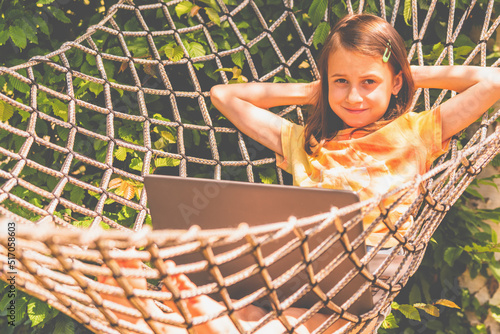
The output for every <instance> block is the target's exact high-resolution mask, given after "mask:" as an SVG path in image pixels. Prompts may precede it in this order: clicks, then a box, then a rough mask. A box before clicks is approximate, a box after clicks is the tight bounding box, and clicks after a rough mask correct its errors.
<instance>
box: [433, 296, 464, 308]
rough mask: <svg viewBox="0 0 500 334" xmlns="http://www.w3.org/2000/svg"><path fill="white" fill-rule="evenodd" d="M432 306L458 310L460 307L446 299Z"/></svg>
mask: <svg viewBox="0 0 500 334" xmlns="http://www.w3.org/2000/svg"><path fill="white" fill-rule="evenodd" d="M434 305H443V306H446V307H449V308H457V309H459V310H460V306H458V305H457V304H455V303H454V302H452V301H451V300H448V299H439V300H438V301H436V302H435V303H434Z"/></svg>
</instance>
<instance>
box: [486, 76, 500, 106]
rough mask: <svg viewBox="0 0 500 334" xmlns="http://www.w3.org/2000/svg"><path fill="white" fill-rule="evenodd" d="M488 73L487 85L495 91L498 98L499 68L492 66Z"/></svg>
mask: <svg viewBox="0 0 500 334" xmlns="http://www.w3.org/2000/svg"><path fill="white" fill-rule="evenodd" d="M488 74H489V75H488V85H490V86H491V89H493V90H494V91H495V92H497V95H498V98H499V99H500V68H492V70H491V71H490V72H489V73H488Z"/></svg>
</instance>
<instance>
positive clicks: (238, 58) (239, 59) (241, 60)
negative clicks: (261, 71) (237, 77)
mask: <svg viewBox="0 0 500 334" xmlns="http://www.w3.org/2000/svg"><path fill="white" fill-rule="evenodd" d="M231 60H232V61H233V63H234V64H235V65H236V66H238V67H239V68H243V65H244V64H245V54H244V53H243V51H240V52H236V53H232V54H231Z"/></svg>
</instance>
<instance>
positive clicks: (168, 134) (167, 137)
mask: <svg viewBox="0 0 500 334" xmlns="http://www.w3.org/2000/svg"><path fill="white" fill-rule="evenodd" d="M160 135H161V136H162V137H163V138H164V139H165V140H166V141H167V142H168V143H169V144H173V143H175V142H176V140H175V136H174V135H173V134H172V133H171V132H170V131H160Z"/></svg>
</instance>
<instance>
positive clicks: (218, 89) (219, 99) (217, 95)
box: [210, 85, 226, 109]
mask: <svg viewBox="0 0 500 334" xmlns="http://www.w3.org/2000/svg"><path fill="white" fill-rule="evenodd" d="M224 86H226V85H215V86H213V87H212V88H211V89H210V100H211V101H212V103H213V105H214V106H215V107H216V108H217V109H220V106H221V105H222V104H223V101H224V95H225V94H224V92H225V89H224V88H225V87H224Z"/></svg>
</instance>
